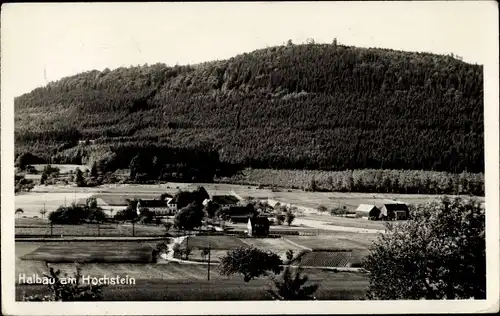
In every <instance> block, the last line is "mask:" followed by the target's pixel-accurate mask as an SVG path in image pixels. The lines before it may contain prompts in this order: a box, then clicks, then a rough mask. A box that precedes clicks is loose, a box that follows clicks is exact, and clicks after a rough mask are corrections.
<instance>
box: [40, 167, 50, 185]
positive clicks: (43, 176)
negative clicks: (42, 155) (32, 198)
mask: <svg viewBox="0 0 500 316" xmlns="http://www.w3.org/2000/svg"><path fill="white" fill-rule="evenodd" d="M47 179H48V175H47V173H46V172H45V170H44V171H42V176H41V177H40V184H45V183H46V182H47Z"/></svg>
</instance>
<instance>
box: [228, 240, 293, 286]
mask: <svg viewBox="0 0 500 316" xmlns="http://www.w3.org/2000/svg"><path fill="white" fill-rule="evenodd" d="M282 264H283V262H282V261H281V258H280V257H279V256H278V255H277V254H275V253H273V252H271V251H267V252H266V251H263V250H261V249H258V248H255V247H240V248H237V249H234V250H230V251H228V252H227V254H226V255H225V256H224V257H222V258H221V262H220V264H219V274H221V275H225V276H230V275H232V274H235V273H239V274H242V275H243V280H244V281H245V282H249V281H250V280H252V279H255V278H258V277H260V276H272V275H271V274H270V273H271V272H272V273H274V274H279V273H280V272H281V271H282V270H283V267H282Z"/></svg>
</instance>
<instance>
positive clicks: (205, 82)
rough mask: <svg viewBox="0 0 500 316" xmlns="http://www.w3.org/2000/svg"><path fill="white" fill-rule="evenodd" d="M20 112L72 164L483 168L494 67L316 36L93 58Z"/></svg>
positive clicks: (25, 141) (25, 128)
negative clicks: (114, 59) (115, 157)
mask: <svg viewBox="0 0 500 316" xmlns="http://www.w3.org/2000/svg"><path fill="white" fill-rule="evenodd" d="M15 113H16V117H15V124H16V125H15V126H16V127H15V128H16V135H15V137H16V146H17V147H16V153H17V154H19V153H21V152H27V151H28V152H32V153H34V154H36V155H38V156H40V157H42V158H44V159H49V158H51V157H52V158H53V159H55V160H53V161H57V162H64V163H79V162H80V161H81V159H82V156H83V157H85V156H86V157H88V156H89V155H90V156H91V155H97V156H98V155H99V153H101V154H106V153H108V154H109V152H110V151H116V152H119V155H120V165H121V166H126V165H128V163H129V162H130V160H131V159H132V158H133V157H134V156H135V154H136V153H137V152H138V151H140V150H141V148H142V149H148V148H149V149H150V151H149V152H151V153H152V155H154V154H155V152H158V153H163V154H165V153H166V152H168V150H169V149H173V148H177V149H181V150H184V149H194V150H201V151H209V150H210V151H212V152H213V151H215V152H217V153H218V155H219V157H220V160H221V161H223V162H226V163H238V164H243V165H245V166H251V167H260V168H284V169H285V168H294V169H330V170H343V169H347V168H350V169H358V168H375V169H378V168H385V169H426V170H442V171H450V172H461V171H463V170H468V171H470V172H483V168H484V157H483V154H484V150H483V144H484V142H483V69H482V66H478V65H471V64H467V63H464V62H462V61H460V60H457V59H455V58H453V57H452V56H440V55H433V54H427V53H411V52H401V51H393V50H385V49H365V48H356V47H346V46H340V45H335V44H306V45H287V46H280V47H272V48H267V49H261V50H257V51H254V52H251V53H245V54H241V55H238V56H236V57H234V58H231V59H228V60H224V61H215V62H208V63H204V64H200V65H195V66H175V67H167V66H166V65H163V64H155V65H152V66H148V65H144V66H140V67H131V68H119V69H116V70H113V71H110V70H104V71H102V72H100V71H95V70H94V71H89V72H85V73H81V74H78V75H75V76H72V77H67V78H63V79H61V80H59V81H57V82H54V83H50V84H49V85H47V86H46V87H43V88H38V89H35V90H33V91H32V92H30V93H27V94H25V95H22V96H20V97H18V98H16V100H15ZM86 139H93V140H95V141H96V143H95V145H90V146H86V147H83V146H80V145H78V141H79V140H86Z"/></svg>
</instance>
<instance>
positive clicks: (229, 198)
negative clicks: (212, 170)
mask: <svg viewBox="0 0 500 316" xmlns="http://www.w3.org/2000/svg"><path fill="white" fill-rule="evenodd" d="M212 201H213V202H215V203H217V204H219V205H230V204H233V205H234V204H238V202H239V201H240V200H239V199H238V198H237V197H235V196H234V195H214V196H212Z"/></svg>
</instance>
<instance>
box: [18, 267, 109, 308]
mask: <svg viewBox="0 0 500 316" xmlns="http://www.w3.org/2000/svg"><path fill="white" fill-rule="evenodd" d="M46 265H47V268H48V270H49V271H48V273H44V276H46V277H48V278H49V279H50V280H51V281H50V283H49V284H47V289H48V291H49V293H48V294H35V295H30V296H27V295H26V294H24V295H23V301H63V302H65V301H99V300H101V299H102V289H103V288H104V285H103V284H98V285H93V284H82V283H81V268H80V267H79V266H77V267H76V273H75V274H74V275H73V277H74V278H75V280H76V282H74V283H73V282H66V281H63V279H64V280H65V279H67V275H65V276H61V271H60V270H55V269H54V268H53V267H50V266H49V265H48V264H46Z"/></svg>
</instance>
